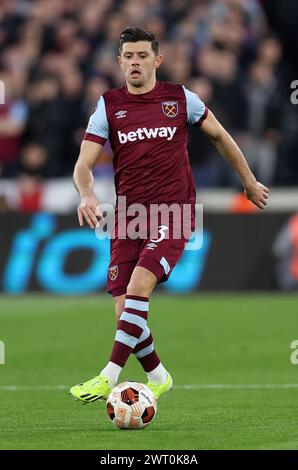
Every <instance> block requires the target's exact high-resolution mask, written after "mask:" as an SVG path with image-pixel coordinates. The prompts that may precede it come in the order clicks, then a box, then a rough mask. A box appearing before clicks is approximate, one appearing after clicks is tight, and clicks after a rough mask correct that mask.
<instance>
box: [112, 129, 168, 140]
mask: <svg viewBox="0 0 298 470" xmlns="http://www.w3.org/2000/svg"><path fill="white" fill-rule="evenodd" d="M176 130H177V127H155V128H154V129H152V128H150V129H147V127H139V129H136V130H135V131H130V132H128V133H127V134H125V132H121V131H118V138H119V142H120V144H125V143H126V142H135V141H136V140H144V139H156V137H166V139H167V140H172V138H173V137H174V134H175V132H176Z"/></svg>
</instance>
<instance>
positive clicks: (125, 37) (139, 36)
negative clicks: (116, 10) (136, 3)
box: [119, 26, 159, 55]
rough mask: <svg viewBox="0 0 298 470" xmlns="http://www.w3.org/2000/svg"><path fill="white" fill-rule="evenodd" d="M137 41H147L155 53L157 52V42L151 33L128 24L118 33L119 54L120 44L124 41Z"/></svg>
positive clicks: (120, 50)
mask: <svg viewBox="0 0 298 470" xmlns="http://www.w3.org/2000/svg"><path fill="white" fill-rule="evenodd" d="M138 41H149V42H151V47H152V50H153V52H154V54H155V55H157V54H158V52H159V44H158V42H157V40H156V38H155V36H154V34H153V33H151V32H150V31H145V30H144V29H140V28H133V27H130V26H128V27H127V28H125V29H124V30H123V31H122V33H121V34H120V40H119V54H121V52H122V46H123V44H124V43H125V42H138Z"/></svg>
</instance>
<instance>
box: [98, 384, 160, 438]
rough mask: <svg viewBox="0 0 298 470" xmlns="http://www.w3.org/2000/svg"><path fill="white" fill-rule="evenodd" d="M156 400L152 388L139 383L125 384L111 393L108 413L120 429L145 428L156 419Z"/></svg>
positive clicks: (108, 401) (118, 386)
mask: <svg viewBox="0 0 298 470" xmlns="http://www.w3.org/2000/svg"><path fill="white" fill-rule="evenodd" d="M156 410H157V403H156V399H155V397H154V395H153V393H152V392H151V390H150V388H148V387H147V386H146V385H144V384H141V383H138V382H123V383H121V384H119V385H117V386H116V387H115V388H113V390H112V391H111V393H110V395H109V397H108V400H107V412H108V416H109V418H110V420H111V421H112V423H113V424H114V425H115V426H117V427H118V428H120V429H141V428H145V427H146V426H148V424H150V423H151V422H152V421H153V419H154V418H155V415H156Z"/></svg>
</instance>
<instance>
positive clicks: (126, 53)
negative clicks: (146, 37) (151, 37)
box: [119, 41, 162, 87]
mask: <svg viewBox="0 0 298 470" xmlns="http://www.w3.org/2000/svg"><path fill="white" fill-rule="evenodd" d="M161 60H162V57H161V55H155V54H154V52H153V50H152V47H151V43H150V42H149V41H138V42H125V43H124V44H123V46H122V52H121V56H119V63H120V67H121V69H122V72H123V73H124V75H125V79H126V81H127V82H128V83H129V84H130V85H132V86H135V87H143V86H144V85H146V83H147V82H149V81H150V80H151V79H152V77H153V76H155V70H156V69H157V68H158V67H159V65H160V64H161Z"/></svg>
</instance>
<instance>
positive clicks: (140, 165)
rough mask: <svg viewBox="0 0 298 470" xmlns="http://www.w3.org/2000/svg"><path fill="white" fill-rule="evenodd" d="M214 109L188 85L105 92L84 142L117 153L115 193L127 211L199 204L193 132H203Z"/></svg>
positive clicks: (91, 120)
mask: <svg viewBox="0 0 298 470" xmlns="http://www.w3.org/2000/svg"><path fill="white" fill-rule="evenodd" d="M207 113H208V109H207V108H206V106H205V104H204V103H203V102H202V101H201V100H200V98H199V97H198V96H197V95H196V94H195V93H192V92H191V91H189V90H187V89H186V88H185V87H184V86H182V85H175V84H172V83H168V82H164V81H157V82H156V85H155V87H154V88H153V89H152V90H151V91H149V92H147V93H143V94H138V95H136V94H132V93H130V92H129V91H128V89H127V87H126V86H123V87H122V88H119V89H112V90H109V91H107V92H105V93H104V94H103V95H102V96H101V97H100V99H99V101H98V104H97V108H96V110H95V112H94V113H93V114H92V115H91V117H90V120H89V124H88V127H87V130H86V133H85V136H84V140H90V141H93V142H97V143H99V144H101V145H104V143H105V142H106V140H108V139H109V141H110V145H111V148H112V150H113V152H114V159H113V165H114V171H115V189H116V194H117V196H120V195H121V196H126V198H127V199H126V202H127V205H130V204H134V203H139V204H144V205H147V204H150V203H156V204H162V203H170V204H172V203H179V204H183V203H189V202H195V198H196V191H195V184H194V180H193V176H192V172H191V168H190V165H189V159H188V153H187V136H188V132H187V126H188V125H189V124H193V125H197V126H200V125H201V124H202V122H203V120H204V119H205V118H206V116H207Z"/></svg>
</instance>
